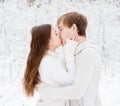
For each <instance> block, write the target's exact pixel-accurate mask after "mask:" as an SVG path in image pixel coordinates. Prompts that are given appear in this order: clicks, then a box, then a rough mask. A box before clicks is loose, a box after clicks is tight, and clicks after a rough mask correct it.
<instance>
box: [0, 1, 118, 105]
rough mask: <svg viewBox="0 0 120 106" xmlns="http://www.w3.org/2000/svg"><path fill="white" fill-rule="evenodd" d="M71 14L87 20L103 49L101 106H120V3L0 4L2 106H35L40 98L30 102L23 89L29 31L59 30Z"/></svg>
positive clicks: (32, 99)
mask: <svg viewBox="0 0 120 106" xmlns="http://www.w3.org/2000/svg"><path fill="white" fill-rule="evenodd" d="M27 1H32V2H31V3H30V5H28V3H27ZM70 11H77V12H80V13H82V14H84V15H85V16H86V17H87V18H88V22H89V24H88V28H87V35H88V38H89V39H91V40H94V41H95V42H96V43H97V44H98V45H99V46H100V53H101V55H102V61H103V64H104V70H102V75H101V81H100V88H99V93H100V98H101V101H102V105H103V106H120V92H119V89H120V47H119V45H120V33H119V31H120V0H0V60H1V61H0V106H35V103H36V100H37V99H38V98H39V95H38V94H37V93H35V95H34V97H29V98H27V97H26V96H25V94H24V92H23V87H22V79H23V74H24V69H25V65H26V59H27V55H28V52H29V43H30V39H31V36H30V30H31V28H32V27H33V26H34V25H40V24H44V23H50V24H52V25H53V26H54V27H55V28H56V20H57V18H58V17H59V16H61V15H62V14H64V13H67V12H70Z"/></svg>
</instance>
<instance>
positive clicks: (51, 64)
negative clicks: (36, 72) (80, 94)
mask: <svg viewBox="0 0 120 106" xmlns="http://www.w3.org/2000/svg"><path fill="white" fill-rule="evenodd" d="M41 70H42V72H43V73H44V74H45V75H46V76H47V77H48V78H49V79H51V80H52V81H55V82H56V83H58V84H60V85H62V86H66V85H70V84H72V83H73V81H74V76H75V62H74V60H71V61H69V62H68V64H67V69H65V68H64V67H63V66H62V64H61V63H60V62H59V61H57V60H56V59H53V58H49V57H47V58H46V59H44V61H43V62H42V64H41ZM40 73H41V72H40Z"/></svg>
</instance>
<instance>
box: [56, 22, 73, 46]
mask: <svg viewBox="0 0 120 106" xmlns="http://www.w3.org/2000/svg"><path fill="white" fill-rule="evenodd" d="M58 33H59V36H60V38H61V41H62V44H63V45H64V44H65V42H66V40H67V39H71V38H72V37H73V36H74V35H73V28H72V27H71V28H69V27H67V26H66V25H64V24H63V21H61V22H60V23H59V25H58Z"/></svg>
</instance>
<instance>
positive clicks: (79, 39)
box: [77, 36, 86, 44]
mask: <svg viewBox="0 0 120 106" xmlns="http://www.w3.org/2000/svg"><path fill="white" fill-rule="evenodd" d="M85 41H86V37H84V36H78V39H77V42H78V44H81V43H83V42H85Z"/></svg>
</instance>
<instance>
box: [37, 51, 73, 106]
mask: <svg viewBox="0 0 120 106" xmlns="http://www.w3.org/2000/svg"><path fill="white" fill-rule="evenodd" d="M58 57H59V56H58V54H57V53H56V52H53V51H50V50H48V51H47V53H46V54H45V56H44V57H43V59H42V61H41V64H40V68H39V73H40V78H41V80H42V82H44V83H46V84H47V85H50V86H52V87H60V86H67V85H70V84H72V83H73V81H74V76H75V62H74V61H73V60H72V61H70V62H69V64H68V65H70V66H68V70H66V69H65V65H64V64H62V63H61V62H63V61H62V59H60V58H58ZM61 58H62V57H61ZM40 92H41V90H40ZM65 105H67V101H66V100H57V99H55V100H51V98H47V99H42V98H40V99H39V100H38V101H37V106H65Z"/></svg>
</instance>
